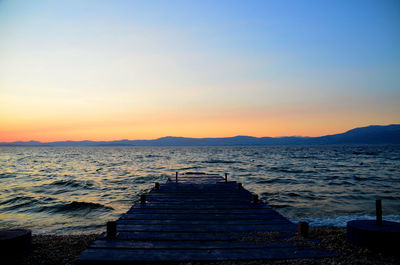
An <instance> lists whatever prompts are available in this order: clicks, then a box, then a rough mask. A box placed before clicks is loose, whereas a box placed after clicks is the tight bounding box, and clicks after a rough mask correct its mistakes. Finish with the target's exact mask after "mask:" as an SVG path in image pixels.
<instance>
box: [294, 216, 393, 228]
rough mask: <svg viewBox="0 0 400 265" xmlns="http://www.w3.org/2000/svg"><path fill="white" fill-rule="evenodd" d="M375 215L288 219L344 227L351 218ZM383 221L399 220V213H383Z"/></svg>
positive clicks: (366, 217)
mask: <svg viewBox="0 0 400 265" xmlns="http://www.w3.org/2000/svg"><path fill="white" fill-rule="evenodd" d="M375 219H376V217H375V216H372V215H345V216H333V217H318V218H299V219H296V218H293V219H292V218H291V219H290V221H292V222H294V223H298V222H308V223H309V224H310V226H339V227H345V226H346V225H347V222H349V221H352V220H375ZM382 219H383V220H385V221H392V222H400V215H395V214H392V215H385V216H383V217H382Z"/></svg>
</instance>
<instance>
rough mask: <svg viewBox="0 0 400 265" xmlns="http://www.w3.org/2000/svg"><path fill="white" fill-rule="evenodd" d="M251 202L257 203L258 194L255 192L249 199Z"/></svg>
mask: <svg viewBox="0 0 400 265" xmlns="http://www.w3.org/2000/svg"><path fill="white" fill-rule="evenodd" d="M251 203H253V204H257V203H258V195H257V194H253V196H252V199H251Z"/></svg>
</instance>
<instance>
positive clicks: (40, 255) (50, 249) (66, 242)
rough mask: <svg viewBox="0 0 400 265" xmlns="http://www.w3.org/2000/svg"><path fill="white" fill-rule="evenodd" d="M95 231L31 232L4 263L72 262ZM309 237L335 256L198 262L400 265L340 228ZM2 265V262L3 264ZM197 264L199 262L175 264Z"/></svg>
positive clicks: (316, 229) (315, 232)
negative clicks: (22, 249) (24, 249)
mask: <svg viewBox="0 0 400 265" xmlns="http://www.w3.org/2000/svg"><path fill="white" fill-rule="evenodd" d="M98 235H99V234H83V235H75V234H74V235H33V236H32V247H33V249H32V251H31V252H30V253H26V254H24V255H18V256H17V257H12V258H11V259H10V261H9V263H7V264H16V265H19V264H20V265H33V264H35V265H50V264H60V265H72V264H74V262H75V260H76V259H77V258H78V256H79V255H80V254H81V253H82V251H84V250H85V249H86V248H87V247H88V246H89V245H90V243H91V242H92V241H93V240H95V239H96V238H97V236H98ZM309 238H310V239H315V240H318V241H319V242H320V244H321V245H323V246H324V247H325V248H326V249H327V250H328V251H332V252H335V253H338V254H339V256H338V257H330V258H321V259H292V260H290V259H289V260H267V261H257V260H254V261H221V262H207V263H204V262H202V263H201V264H232V265H234V264H243V265H244V264H246V265H247V264H254V265H258V264H400V256H399V257H395V256H391V255H388V254H383V253H377V252H372V251H370V250H368V249H365V248H360V247H356V246H353V245H351V244H349V243H348V242H347V241H346V228H344V227H325V226H324V227H322V226H321V227H310V233H309ZM3 264H4V263H3ZM178 264H187V265H189V264H192V265H193V264H200V262H192V263H178Z"/></svg>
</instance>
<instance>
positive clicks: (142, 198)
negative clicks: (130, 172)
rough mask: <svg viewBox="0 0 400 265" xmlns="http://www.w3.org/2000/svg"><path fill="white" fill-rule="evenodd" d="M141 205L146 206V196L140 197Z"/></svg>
mask: <svg viewBox="0 0 400 265" xmlns="http://www.w3.org/2000/svg"><path fill="white" fill-rule="evenodd" d="M140 204H146V194H142V195H140Z"/></svg>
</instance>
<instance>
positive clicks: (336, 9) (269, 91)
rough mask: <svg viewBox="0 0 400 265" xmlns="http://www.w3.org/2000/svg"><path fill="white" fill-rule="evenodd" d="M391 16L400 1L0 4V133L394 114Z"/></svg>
mask: <svg viewBox="0 0 400 265" xmlns="http://www.w3.org/2000/svg"><path fill="white" fill-rule="evenodd" d="M399 25H400V1H389V0H383V1H378V0H376V1H368V0H362V1H361V0H360V1H356V0H348V1H312V0H310V1H267V0H265V1H187V0H186V1H40V0H38V1H19V0H13V1H11V0H9V1H0V96H1V99H0V101H1V100H3V102H2V103H3V104H2V105H3V106H2V107H0V108H2V109H1V114H0V119H2V121H3V122H2V124H3V127H0V132H1V135H0V136H1V138H2V139H3V140H12V139H39V138H40V139H52V140H57V139H60V140H62V139H66V138H68V139H69V138H71V139H80V137H83V138H87V139H104V138H108V139H119V138H130V139H137V138H152V137H157V136H165V135H177V136H178V135H182V136H199V137H200V136H204V137H206V136H231V135H237V134H247V135H254V136H278V135H322V134H326V133H335V132H340V131H343V130H345V129H350V128H353V127H356V126H363V125H368V124H387V123H396V122H399V117H400V107H399V105H400V104H398V102H400V87H399V85H400V27H399ZM60 120H63V121H65V120H67V121H69V122H68V123H65V122H63V123H61V122H60ZM48 124H56V125H54V126H50V127H49V126H48ZM88 124H89V125H88ZM171 124H174V126H173V125H171ZM176 124H178V126H176ZM0 126H1V125H0ZM85 126H86V127H85ZM110 127H113V128H114V129H113V130H110ZM10 128H14V129H10ZM12 135H14V136H12Z"/></svg>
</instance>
